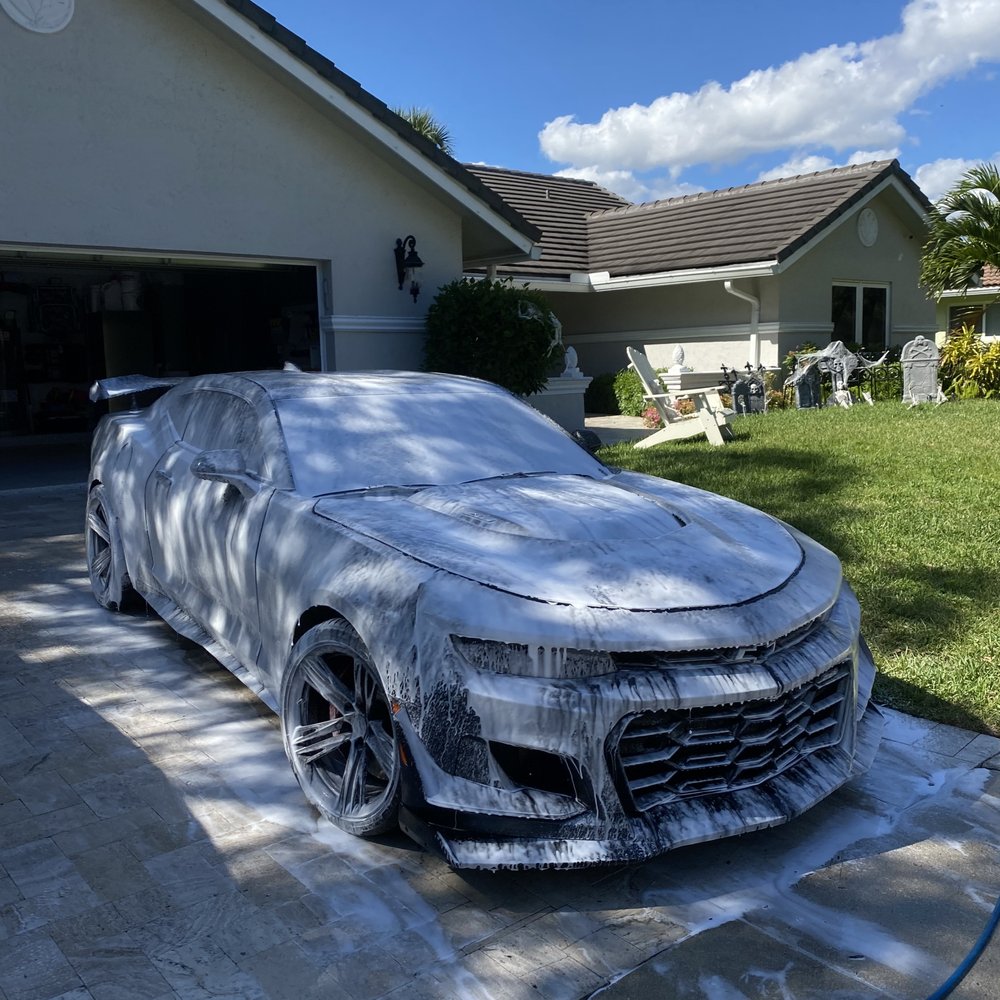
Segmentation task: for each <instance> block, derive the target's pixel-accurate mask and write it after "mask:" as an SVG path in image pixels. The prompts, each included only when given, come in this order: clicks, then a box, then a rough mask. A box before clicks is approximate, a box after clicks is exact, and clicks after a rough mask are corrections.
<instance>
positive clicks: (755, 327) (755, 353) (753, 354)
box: [724, 281, 760, 369]
mask: <svg viewBox="0 0 1000 1000" xmlns="http://www.w3.org/2000/svg"><path fill="white" fill-rule="evenodd" d="M724 286H725V289H726V291H727V292H729V294H730V295H735V296H736V298H738V299H743V301H744V302H749V303H750V364H751V365H752V366H753V368H754V369H756V368H757V366H758V365H759V364H760V334H759V331H760V299H758V298H757V296H756V295H751V294H750V293H749V292H744V291H743V290H742V289H739V288H737V287H736V286H735V285H734V284H733V283H732V282H731V281H726V282H724Z"/></svg>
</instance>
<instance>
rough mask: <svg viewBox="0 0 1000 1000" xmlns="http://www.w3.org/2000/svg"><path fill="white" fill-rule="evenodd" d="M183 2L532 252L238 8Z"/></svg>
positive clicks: (528, 243) (207, 0)
mask: <svg viewBox="0 0 1000 1000" xmlns="http://www.w3.org/2000/svg"><path fill="white" fill-rule="evenodd" d="M185 3H187V4H189V5H193V6H195V7H197V8H198V9H199V10H200V11H201V13H202V15H203V16H205V17H207V18H210V19H211V20H212V21H214V22H216V23H218V24H220V25H222V26H223V27H225V28H226V29H228V30H229V31H231V32H233V33H234V34H235V35H237V36H238V37H239V38H240V39H241V40H242V41H243V42H244V43H245V44H247V45H249V46H250V47H251V48H253V49H254V50H256V51H257V52H258V53H259V54H260V55H262V56H264V57H266V58H267V59H269V60H270V61H271V62H273V63H274V64H275V65H277V66H279V67H280V68H281V69H282V70H283V71H284V72H285V73H287V74H288V75H289V76H291V77H292V78H293V79H295V80H296V82H298V83H299V84H301V85H302V86H303V87H306V88H307V89H308V90H310V91H312V92H313V93H314V94H315V95H316V96H317V97H319V98H320V99H321V100H322V101H324V102H325V103H326V104H328V105H329V106H330V107H331V108H333V109H334V110H336V111H337V112H338V114H340V115H341V116H343V117H344V118H346V119H347V120H348V121H350V122H351V123H352V124H353V125H355V126H356V127H358V128H359V129H361V130H362V131H363V132H365V133H366V134H368V135H369V136H370V137H371V138H372V139H374V140H376V141H377V142H378V144H379V145H381V146H384V147H385V148H386V149H388V150H390V151H391V152H392V153H393V154H394V155H396V156H398V157H399V158H400V159H401V160H403V161H404V162H405V163H406V165H407V166H408V167H409V168H410V169H412V170H414V171H415V172H417V173H418V174H420V175H421V176H422V177H424V178H425V179H426V180H427V181H429V182H430V183H431V184H433V185H434V186H435V187H437V188H439V189H440V190H441V191H442V193H443V194H444V195H446V196H447V197H448V198H450V199H451V200H453V201H456V202H458V203H459V204H460V205H461V206H462V208H464V209H465V210H466V211H467V212H469V213H470V214H472V215H474V216H476V217H477V218H478V219H479V220H480V221H482V222H483V223H484V224H485V225H488V226H490V227H491V228H492V229H493V230H495V231H496V232H498V233H499V234H500V235H501V236H502V237H503V238H504V239H506V240H509V241H510V242H511V243H513V244H514V245H515V246H516V247H517V248H518V249H519V250H520V251H521V252H522V253H523V254H524V255H525V256H529V255H530V254H531V252H532V248H533V247H535V246H536V244H535V243H534V242H533V241H532V240H531V239H529V238H528V237H527V236H525V235H524V234H523V233H521V232H519V231H518V230H517V229H515V228H514V227H513V226H512V225H511V224H510V223H508V222H507V221H506V220H505V219H502V218H500V217H499V216H498V215H496V214H494V213H493V212H492V211H490V209H489V208H488V207H487V206H485V205H484V204H482V203H481V202H480V201H479V200H478V199H476V198H475V197H474V196H473V195H472V192H471V191H469V190H468V189H467V188H465V187H464V186H463V185H462V184H460V183H459V182H458V181H456V180H454V179H453V178H451V177H449V176H448V175H447V174H445V173H444V172H443V171H441V170H440V169H439V168H438V167H436V166H435V165H434V164H433V163H432V162H431V161H430V160H428V159H427V158H426V157H424V156H422V155H421V154H420V153H419V152H418V151H417V150H416V149H414V147H413V146H411V145H410V144H409V143H408V142H406V141H405V140H404V139H403V138H402V137H401V136H400V135H398V134H397V133H396V132H394V131H393V130H392V129H390V128H389V127H388V126H387V125H385V124H383V123H382V122H380V121H379V120H378V119H377V118H376V117H375V116H374V115H372V114H371V113H370V112H369V111H367V110H366V109H365V108H363V107H362V106H361V105H360V104H358V103H357V102H356V101H354V100H353V99H352V98H351V97H349V96H348V95H347V94H346V93H344V91H342V90H341V89H340V88H339V87H336V86H335V85H334V84H332V83H331V82H330V81H328V80H325V79H323V77H321V76H320V75H319V74H317V73H315V72H314V71H313V70H311V69H310V68H309V67H308V66H306V65H305V64H304V63H302V62H300V61H299V60H298V59H296V58H295V56H293V55H292V54H291V53H290V52H289V51H288V50H287V49H285V48H284V47H283V46H281V45H279V44H278V43H277V42H276V41H274V39H272V38H270V37H269V36H268V35H266V34H265V33H264V32H262V31H261V30H260V29H259V28H257V27H256V26H255V25H254V24H253V23H252V22H251V21H249V20H247V18H245V17H244V16H243V15H242V14H240V13H239V12H238V11H236V10H234V9H233V8H231V7H229V6H228V5H226V4H223V3H220V2H219V0H185ZM521 259H523V258H521Z"/></svg>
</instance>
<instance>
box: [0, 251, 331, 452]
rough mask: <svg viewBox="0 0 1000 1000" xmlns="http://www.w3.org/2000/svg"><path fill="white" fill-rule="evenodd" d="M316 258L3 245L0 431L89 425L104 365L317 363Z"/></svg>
mask: <svg viewBox="0 0 1000 1000" xmlns="http://www.w3.org/2000/svg"><path fill="white" fill-rule="evenodd" d="M316 294H317V276H316V267H315V266H311V265H303V264H276V263H268V264H266V265H262V264H257V263H248V264H246V265H242V264H234V263H232V262H227V263H226V264H224V265H220V264H215V263H212V264H204V263H201V262H193V261H184V260H179V261H176V262H175V261H171V260H170V259H167V258H158V259H157V260H156V262H155V263H154V262H153V261H144V260H142V259H130V260H128V261H124V260H123V261H115V262H113V263H112V262H109V261H103V262H102V261H91V262H89V263H84V262H83V261H82V260H81V259H79V258H78V257H75V258H74V257H70V256H69V255H67V256H65V257H60V256H59V255H56V254H53V255H44V254H19V255H17V256H4V255H3V254H2V253H0V434H4V435H26V434H51V433H58V432H65V431H81V430H84V431H85V430H88V429H90V427H91V426H92V424H93V422H94V420H95V419H96V416H97V413H96V411H95V408H94V406H93V404H91V403H90V402H89V401H88V399H87V390H88V388H89V386H90V384H91V383H92V382H93V381H94V380H95V379H97V378H101V377H104V376H107V375H128V374H133V373H139V374H147V375H164V376H168V375H199V374H203V373H205V372H218V371H246V370H256V369H266V368H280V367H281V365H282V364H283V363H284V362H286V361H292V362H294V363H295V364H297V365H298V366H299V367H300V368H303V369H306V370H318V369H319V368H320V352H319V335H318V321H317V317H318V314H317V301H316Z"/></svg>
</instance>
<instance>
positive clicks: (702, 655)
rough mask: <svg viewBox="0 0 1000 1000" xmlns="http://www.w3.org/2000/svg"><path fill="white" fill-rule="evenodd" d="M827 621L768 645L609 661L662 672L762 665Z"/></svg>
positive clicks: (632, 655) (634, 655) (617, 665)
mask: <svg viewBox="0 0 1000 1000" xmlns="http://www.w3.org/2000/svg"><path fill="white" fill-rule="evenodd" d="M829 617H830V615H829V612H827V613H826V614H823V615H820V617H819V618H814V619H813V620H812V621H810V622H806V624H805V625H800V626H799V627H798V628H797V629H794V630H793V631H791V632H788V633H786V634H785V635H783V636H780V637H779V638H777V639H775V640H773V641H771V642H764V643H759V644H758V645H755V646H726V647H723V648H721V649H689V650H678V651H675V652H664V651H663V650H657V651H656V652H646V653H612V654H611V660H612V662H613V663H614V665H615V668H616V669H618V670H656V669H659V670H663V669H667V668H675V667H679V666H683V667H697V666H702V665H704V664H710V663H742V664H746V663H762V662H763V661H764V660H767V659H769V658H770V657H771V656H774V655H775V654H776V653H784V652H787V651H788V650H789V649H791V648H792V647H793V646H797V645H799V643H801V642H805V641H806V640H807V639H811V638H812V637H813V635H814V634H815V633H816V632H818V631H819V630H820V629H821V628H822V627H823V626H824V625H825V624H826V621H827V619H828V618H829Z"/></svg>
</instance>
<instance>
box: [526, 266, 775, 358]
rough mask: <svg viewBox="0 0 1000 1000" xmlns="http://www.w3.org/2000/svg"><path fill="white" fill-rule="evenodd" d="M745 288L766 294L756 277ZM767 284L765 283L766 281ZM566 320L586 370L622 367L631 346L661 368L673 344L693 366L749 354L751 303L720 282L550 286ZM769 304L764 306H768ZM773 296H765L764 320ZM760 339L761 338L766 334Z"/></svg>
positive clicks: (567, 339)
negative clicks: (574, 288)
mask: <svg viewBox="0 0 1000 1000" xmlns="http://www.w3.org/2000/svg"><path fill="white" fill-rule="evenodd" d="M739 284H740V287H741V288H744V289H745V290H746V291H749V292H750V293H751V294H757V295H761V294H762V293H761V291H760V289H759V288H758V287H757V283H756V282H753V283H752V282H741V283H739ZM761 284H763V282H762V283H761ZM546 296H547V297H548V299H549V302H550V303H551V304H552V308H553V311H554V312H555V313H556V315H557V316H558V317H559V319H560V321H561V322H562V324H563V340H564V341H565V342H566V343H567V344H570V345H572V346H573V347H575V348H576V351H577V354H578V356H579V359H580V367H581V368H582V370H583V371H584V372H585V373H586V374H587V375H599V374H601V373H602V372H612V371H618V370H619V369H621V368H624V367H625V365H626V364H627V363H628V361H627V358H626V357H625V348H626V347H637V348H639V350H641V351H643V353H644V354H645V355H646V356H647V357H648V358H649V360H650V362H651V364H653V366H654V367H657V368H666V367H669V366H670V365H671V364H673V352H674V348H675V346H676V345H678V344H681V345H682V346H683V348H684V354H685V360H684V363H685V365H686V366H688V367H690V368H694V369H695V370H696V371H705V372H707V371H711V372H717V371H719V369H720V366H721V365H723V364H726V365H729V366H730V367H732V366H734V365H737V366H739V365H744V364H746V362H747V360H748V358H749V353H748V352H749V319H750V306H749V304H748V303H746V302H744V301H743V300H742V299H738V298H736V297H735V296H733V295H730V294H729V293H728V292H726V290H725V288H724V287H723V284H722V282H721V281H711V282H700V283H698V284H692V285H671V286H665V287H658V288H639V289H630V290H621V291H607V292H589V293H573V294H570V293H557V292H546ZM765 303H766V307H765ZM771 308H773V298H771V299H768V297H767V296H766V295H764V296H763V298H762V305H761V323H762V325H763V324H764V323H765V322H771V319H772V318H771V316H770V314H769V313H768V312H767V311H766V310H767V309H771ZM762 340H763V338H762Z"/></svg>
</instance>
